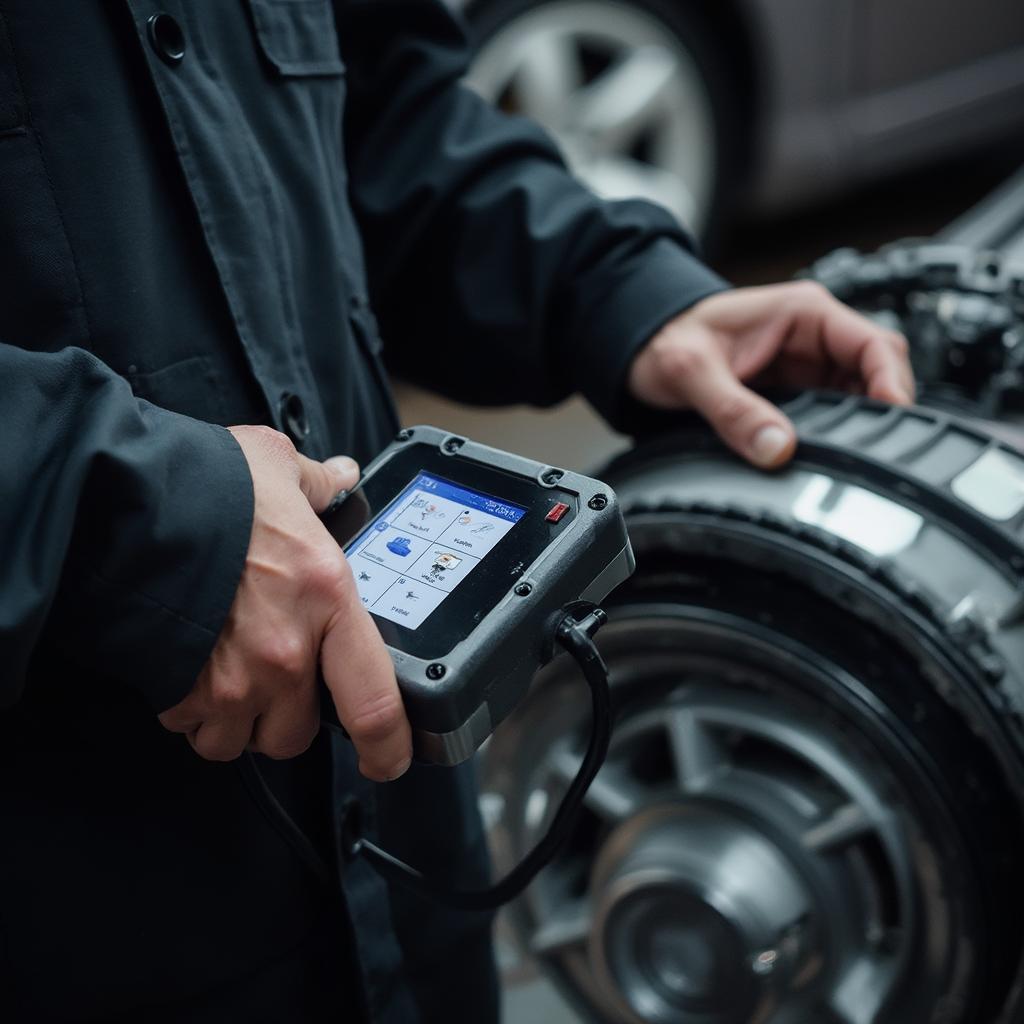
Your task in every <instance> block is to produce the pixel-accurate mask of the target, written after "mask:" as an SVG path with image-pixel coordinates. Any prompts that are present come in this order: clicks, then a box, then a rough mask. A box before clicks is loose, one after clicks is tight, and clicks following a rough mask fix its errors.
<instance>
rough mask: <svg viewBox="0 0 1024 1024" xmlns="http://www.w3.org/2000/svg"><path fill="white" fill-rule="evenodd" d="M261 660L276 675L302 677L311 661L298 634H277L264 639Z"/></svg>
mask: <svg viewBox="0 0 1024 1024" xmlns="http://www.w3.org/2000/svg"><path fill="white" fill-rule="evenodd" d="M260 660H261V661H262V662H263V663H264V665H266V666H267V668H269V669H271V670H273V671H274V672H275V673H276V674H280V675H285V676H289V677H295V676H301V675H302V674H303V673H304V672H305V670H306V664H307V662H308V661H309V650H308V647H307V644H306V643H305V642H304V641H303V639H302V637H300V636H298V635H297V634H294V633H276V634H273V635H271V636H268V637H266V638H265V639H264V641H263V645H262V649H261V652H260Z"/></svg>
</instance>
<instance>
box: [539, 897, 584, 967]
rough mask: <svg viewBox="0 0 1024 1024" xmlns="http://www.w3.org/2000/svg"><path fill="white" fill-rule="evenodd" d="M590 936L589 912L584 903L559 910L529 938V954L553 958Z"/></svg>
mask: <svg viewBox="0 0 1024 1024" xmlns="http://www.w3.org/2000/svg"><path fill="white" fill-rule="evenodd" d="M589 934H590V911H589V908H588V906H587V904H586V903H585V902H580V903H573V904H569V905H566V906H563V907H561V908H559V912H558V914H557V915H555V916H553V917H549V918H548V919H547V920H546V921H545V922H544V924H542V925H541V926H540V927H539V928H538V929H537V930H536V931H535V932H534V933H533V935H532V937H531V938H530V952H531V953H532V954H533V955H534V956H553V955H557V954H558V953H560V952H561V951H562V950H564V949H566V948H567V947H568V946H575V945H578V944H579V943H581V942H585V941H586V939H587V936H588V935H589Z"/></svg>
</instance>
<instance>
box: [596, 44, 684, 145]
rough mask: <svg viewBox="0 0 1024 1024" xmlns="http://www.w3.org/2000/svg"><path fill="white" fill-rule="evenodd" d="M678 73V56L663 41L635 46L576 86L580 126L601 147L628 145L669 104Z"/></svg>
mask: <svg viewBox="0 0 1024 1024" xmlns="http://www.w3.org/2000/svg"><path fill="white" fill-rule="evenodd" d="M678 74H679V65H678V62H677V61H676V58H675V57H673V55H672V54H671V53H670V52H669V51H668V50H666V49H665V48H664V47H661V46H641V47H638V48H637V49H635V50H633V51H632V52H631V53H629V54H628V55H627V56H626V57H624V58H623V59H622V60H621V61H619V62H618V63H617V64H615V65H613V66H612V67H611V68H610V69H609V70H608V71H606V72H605V73H604V74H603V75H601V76H600V77H598V78H596V79H595V80H594V81H593V82H591V83H590V84H589V85H588V86H587V87H586V88H585V89H583V90H582V91H581V92H580V94H579V96H578V97H577V103H578V110H577V116H578V124H579V126H580V127H581V128H582V129H583V131H584V132H586V133H587V134H588V135H589V136H591V139H592V142H593V144H594V145H595V146H596V147H598V148H599V149H600V150H601V151H603V152H605V153H608V152H619V151H622V150H623V149H626V148H628V146H629V144H630V143H631V142H632V141H633V139H635V138H636V136H637V135H638V134H639V132H641V131H642V130H643V129H644V128H645V127H646V126H647V125H649V124H650V123H651V122H652V121H653V120H654V119H655V118H657V116H658V115H659V114H661V113H662V112H663V111H664V110H665V109H666V108H667V106H668V98H669V95H670V89H671V87H672V85H673V83H674V82H675V81H676V79H677V76H678Z"/></svg>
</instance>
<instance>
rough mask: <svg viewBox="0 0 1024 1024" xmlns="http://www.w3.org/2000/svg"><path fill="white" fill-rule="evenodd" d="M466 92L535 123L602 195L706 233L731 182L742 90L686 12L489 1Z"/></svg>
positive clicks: (591, 3)
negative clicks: (640, 203)
mask: <svg viewBox="0 0 1024 1024" xmlns="http://www.w3.org/2000/svg"><path fill="white" fill-rule="evenodd" d="M467 15H468V17H469V20H470V23H471V26H472V30H473V34H474V39H475V42H476V46H477V52H476V57H475V59H474V61H473V64H472V66H471V69H470V73H469V76H468V82H469V84H470V85H471V86H472V87H473V88H474V89H476V90H477V91H478V92H479V93H480V94H481V95H483V96H484V97H486V98H487V99H489V100H491V101H493V102H495V103H496V104H497V105H499V106H500V107H501V108H502V109H504V110H506V111H508V112H511V113H518V114H524V115H526V116H529V117H532V118H534V119H535V120H537V121H539V122H540V123H541V124H542V125H544V127H545V128H547V129H548V131H549V132H550V133H551V134H552V135H553V136H554V138H555V139H556V141H557V142H558V144H559V146H560V148H561V150H562V152H563V154H564V156H565V158H566V160H567V162H568V164H569V166H570V167H571V168H572V170H573V171H574V173H575V174H576V175H577V176H578V177H579V178H580V179H581V180H582V181H584V182H585V183H586V184H587V185H589V186H590V187H591V188H592V189H594V191H596V192H597V193H598V194H599V195H602V196H605V197H607V198H612V199H625V198H634V197H641V198H644V199H649V200H652V201H654V202H656V203H659V204H661V205H662V206H665V207H667V208H668V209H669V210H671V211H672V213H673V214H675V216H676V217H677V218H678V219H679V220H680V221H681V222H682V223H683V224H684V225H685V226H686V227H687V228H689V229H690V230H691V231H692V232H693V233H694V234H695V235H697V236H698V237H706V236H707V234H708V232H709V230H710V229H711V227H712V225H713V223H714V222H716V221H717V220H718V219H719V217H720V215H721V213H722V209H723V200H724V199H725V197H726V194H727V191H728V184H729V182H730V180H731V179H732V177H733V174H732V172H733V170H734V163H735V161H734V159H733V156H732V155H733V154H734V153H735V152H736V141H737V139H736V132H737V128H738V121H739V119H738V118H737V117H736V113H735V91H734V90H733V89H731V88H730V85H729V81H728V78H727V76H726V75H725V74H724V71H723V68H722V62H721V60H720V57H719V54H718V53H717V47H716V45H715V42H714V40H713V37H712V35H711V34H710V33H709V32H708V31H707V30H706V29H705V27H704V25H703V24H702V23H701V21H700V20H699V19H698V18H697V17H695V16H694V14H693V13H692V12H688V11H687V8H686V6H685V5H675V6H671V7H670V6H668V5H662V4H660V3H656V2H651V0H644V2H642V3H638V2H635V0H634V2H630V3H622V2H617V0H540V2H537V0H486V2H482V3H477V4H474V5H473V6H471V7H470V8H469V10H468V11H467Z"/></svg>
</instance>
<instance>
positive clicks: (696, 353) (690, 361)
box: [661, 342, 708, 378]
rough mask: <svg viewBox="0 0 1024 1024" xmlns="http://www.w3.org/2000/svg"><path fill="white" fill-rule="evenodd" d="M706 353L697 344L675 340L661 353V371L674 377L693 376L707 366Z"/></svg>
mask: <svg viewBox="0 0 1024 1024" xmlns="http://www.w3.org/2000/svg"><path fill="white" fill-rule="evenodd" d="M707 362H708V357H707V353H706V352H705V351H704V349H703V348H701V347H700V346H699V345H693V344H686V343H680V342H677V343H675V344H674V345H666V346H665V349H664V351H663V352H662V353H661V364H662V369H663V371H664V372H665V373H666V374H668V375H670V376H676V377H682V378H685V377H694V376H697V375H698V374H700V372H701V371H702V370H703V369H704V368H705V367H706V366H707Z"/></svg>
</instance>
